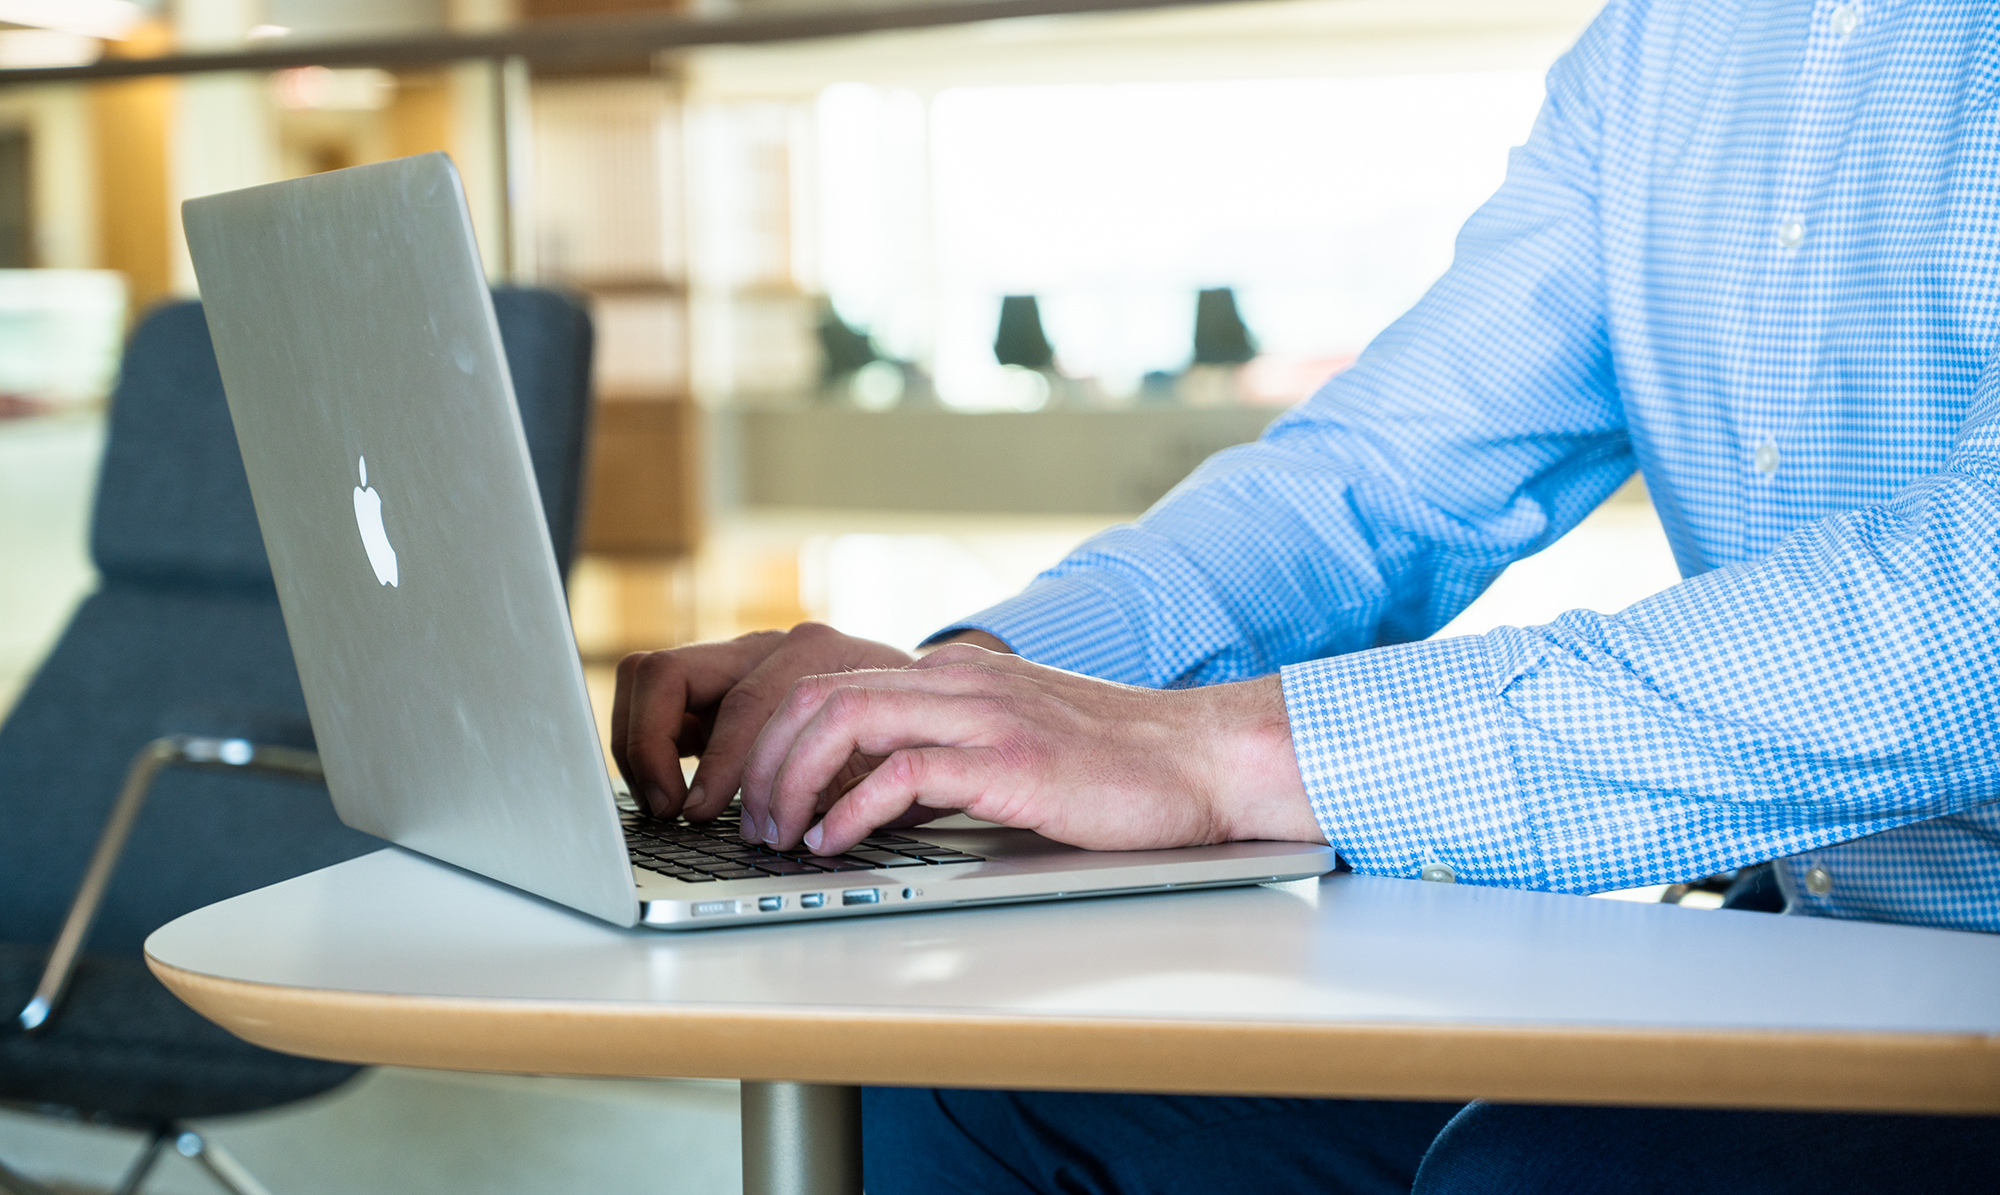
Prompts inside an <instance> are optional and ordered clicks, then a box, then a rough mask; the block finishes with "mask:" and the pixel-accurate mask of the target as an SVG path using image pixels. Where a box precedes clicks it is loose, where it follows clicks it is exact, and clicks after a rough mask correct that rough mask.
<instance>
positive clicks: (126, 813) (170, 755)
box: [14, 734, 324, 1033]
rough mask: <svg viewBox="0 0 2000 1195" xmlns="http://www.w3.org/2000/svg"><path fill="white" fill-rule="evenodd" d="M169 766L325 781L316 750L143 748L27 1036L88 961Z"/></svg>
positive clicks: (236, 745)
mask: <svg viewBox="0 0 2000 1195" xmlns="http://www.w3.org/2000/svg"><path fill="white" fill-rule="evenodd" d="M169 766H193V767H209V768H243V769H245V770H248V771H252V772H268V773H273V774H276V775H281V776H295V777H299V778H301V779H309V780H318V779H322V778H323V777H324V773H322V772H321V771H320V766H319V756H317V755H315V754H314V753H312V752H311V751H301V750H299V749H297V748H295V747H272V746H266V745H264V744H261V743H252V742H249V741H248V740H245V739H214V738H200V737H197V736H193V735H184V734H182V735H170V736H168V737H166V738H161V739H154V740H153V741H152V742H150V743H147V744H146V745H145V746H144V747H142V748H140V749H139V753H138V754H137V755H135V756H133V758H132V765H131V767H129V768H128V769H127V770H126V772H125V784H124V787H122V788H120V789H119V790H118V799H117V800H116V801H115V802H114V803H113V804H112V806H111V816H110V817H109V818H107V819H105V823H104V830H103V832H102V833H101V834H100V835H99V836H98V839H97V849H96V850H95V851H94V852H92V854H91V856H90V866H89V867H88V868H87V869H86V870H85V871H84V873H83V883H82V884H80V885H78V886H77V890H76V898H75V899H74V900H73V901H72V902H71V903H70V907H69V915H68V916H67V917H65V918H64V919H63V925H62V932H61V933H59V934H58V935H56V944H55V947H54V948H53V949H52V950H50V951H49V962H48V966H47V967H46V968H45V969H44V970H43V971H42V978H41V982H40V983H38V984H36V985H35V995H34V998H33V999H31V1000H29V1001H28V1006H27V1007H26V1008H23V1009H22V1010H21V1011H20V1012H19V1013H18V1014H17V1015H16V1016H15V1018H14V1019H15V1021H16V1022H17V1023H19V1025H20V1026H21V1029H22V1031H23V1032H25V1033H35V1032H38V1031H40V1030H41V1029H42V1028H43V1027H44V1026H46V1025H47V1024H48V1023H49V1018H50V1017H52V1016H54V1015H55V1011H56V1009H57V1007H58V1006H60V1005H61V1003H62V998H63V992H64V990H65V989H67V988H68V987H69V981H70V978H71V977H72V976H74V975H75V974H76V965H77V963H78V962H79V961H80V960H81V959H82V957H83V944H84V941H85V940H86V939H88V938H89V937H90V927H91V926H92V925H93V924H94V923H95V922H96V921H97V910H98V906H100V905H102V904H103V903H104V893H105V890H106V889H108V888H109V887H110V886H111V877H112V874H113V873H114V872H116V871H117V869H118V859H119V856H121V855H123V854H124V853H125V840H126V839H127V838H129V837H131V835H132V823H134V822H136V821H138V820H139V811H140V810H141V809H143V808H144V807H145V804H146V797H147V795H148V794H149V793H151V792H152V789H153V781H154V780H155V779H156V778H157V777H158V776H159V774H160V772H161V770H162V769H164V768H167V767H169Z"/></svg>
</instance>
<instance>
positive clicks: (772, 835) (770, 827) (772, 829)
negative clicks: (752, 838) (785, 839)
mask: <svg viewBox="0 0 2000 1195" xmlns="http://www.w3.org/2000/svg"><path fill="white" fill-rule="evenodd" d="M764 841H765V842H769V843H773V844H775V843H776V842H777V841H778V819H777V818H775V817H767V818H765V819H764Z"/></svg>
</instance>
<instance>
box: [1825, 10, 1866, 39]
mask: <svg viewBox="0 0 2000 1195" xmlns="http://www.w3.org/2000/svg"><path fill="white" fill-rule="evenodd" d="M1827 24H1828V25H1829V26H1831V27H1832V29H1833V35H1834V36H1835V37H1846V36H1847V35H1848V34H1850V33H1853V32H1854V31H1855V30H1856V29H1858V28H1860V26H1861V7H1860V6H1859V5H1856V4H1843V5H1840V6H1839V7H1838V8H1835V9H1834V10H1833V11H1832V12H1830V13H1828V14H1827Z"/></svg>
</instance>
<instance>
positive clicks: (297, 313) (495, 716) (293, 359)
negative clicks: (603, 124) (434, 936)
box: [182, 153, 1334, 930]
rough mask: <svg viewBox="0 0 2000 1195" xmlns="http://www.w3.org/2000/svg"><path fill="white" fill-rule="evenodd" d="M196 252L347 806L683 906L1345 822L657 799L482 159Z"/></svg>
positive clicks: (986, 882)
mask: <svg viewBox="0 0 2000 1195" xmlns="http://www.w3.org/2000/svg"><path fill="white" fill-rule="evenodd" d="M182 220H183V223H184V225H185V227H186V229H187V241H188V249H189V252H190V253H191V254H192V256H193V259H194V266H195V273H196V275H197V277H198V278H199V280H200V283H201V292H202V298H203V302H204V305H205V307H206V310H207V314H208V326H209V330H210V333H211V334H212V336H213V338H214V342H215V356H216V360H217V362H218V363H219V364H220V366H221V369H222V381H223V388H224V390H225V391H226V392H227V395H228V399H229V410H230V415H231V417H232V418H233V420H234V422H235V425H236V437H237V442H238V445H239V446H240V448H241V449H242V453H243V464H244V467H245V469H246V471H247V472H248V474H249V478H250V491H251V494H252V496H253V497H254V498H255V500H256V506H257V519H258V522H259V524H260V525H261V527H262V531H263V536H264V545H265V547H266V548H267V549H268V550H269V553H270V558H271V573H272V575H273V577H274V578H275V579H276V581H277V588H278V597H279V601H280V602H281V604H282V606H283V608H284V615H285V626H286V629H287V631H288V633H289V634H290V636H291V642H292V652H293V655H294V657H295V659H296V660H297V662H298V670H299V680H300V682H301V684H302V685H303V686H304V690H305V698H306V705H307V709H308V712H309V713H310V715H311V717H312V724H313V731H314V734H315V737H316V738H317V739H318V744H319V753H320V758H321V762H322V763H323V765H324V767H325V769H326V782H327V788H328V789H329V790H330V791H331V793H332V796H333V802H334V807H335V809H336V810H337V811H338V813H339V815H340V819H341V820H342V821H343V822H345V823H347V824H348V825H350V826H353V827H354V828H355V829H358V830H362V831H365V832H367V833H369V834H374V835H377V836H379V837H381V838H385V839H387V840H389V841H390V842H393V843H395V844H397V845H399V846H402V847H406V848H408V849H410V850H412V851H418V852H421V853H423V854H425V855H428V856H430V857H432V858H434V859H438V860H441V861H443V862H445V863H450V864H453V865H456V866H458V867H461V868H464V869H466V870H469V871H472V872H476V873H478V874H479V875H482V876H486V877H489V878H491V879H494V880H498V881H500V882H502V883H505V884H510V885H512V886H514V887H516V888H519V889H522V890H525V891H527V892H531V893H534V894H535V895H537V896H541V897H544V898H546V899H548V900H552V901H556V902H558V903H560V904H564V905H567V906H569V907H571V908H573V909H577V910H580V911H582V912H584V913H588V914H590V915H592V916H595V917H599V918H602V919H604V920H605V921H609V922H612V923H613V924H616V925H622V926H650V927H655V928H659V929H670V930H684V929H706V928H711V927H715V928H721V927H725V926H743V925H751V924H763V923H772V922H785V921H797V920H805V919H813V918H842V917H856V916H873V915H881V914H887V913H901V912H913V911H917V910H924V909H942V908H951V907H956V906H964V905H987V904H999V903H1006V902H1017V901H1036V900H1054V899H1058V898H1063V897H1083V896H1103V895H1109V894H1112V893H1127V892H1151V891H1163V890H1168V889H1179V888H1210V887H1220V886H1226V885H1234V884H1254V883H1264V882H1271V881H1280V880H1292V879H1304V878H1307V877H1311V876H1316V875H1319V874H1321V873H1323V872H1326V871H1328V870H1329V869H1331V868H1332V866H1333V863H1334V859H1333V852H1332V850H1331V849H1330V848H1328V847H1325V846H1319V845H1312V844H1306V843H1271V842H1239V843H1230V844H1227V845H1223V846H1211V847H1199V848H1188V849H1179V850H1157V851H1085V850H1080V849H1077V848H1074V847H1068V846H1064V845H1061V844H1059V843H1055V842H1052V841H1049V840H1048V839H1045V838H1042V837H1040V836H1038V835H1035V834H1033V833H1030V832H1027V831H1023V830H1010V829H1002V828H999V827H994V826H988V825H982V824H980V823H977V822H974V821H971V820H970V819H967V818H964V817H956V818H951V819H947V820H944V821H939V822H934V823H931V824H929V825H925V826H922V827H918V828H914V829H908V830H897V831H893V832H883V833H879V834H877V835H875V836H873V837H871V838H870V839H869V840H868V841H867V842H866V843H864V844H863V845H862V846H861V847H860V848H858V849H856V850H854V851H852V852H850V853H849V854H847V855H843V856H839V857H835V858H820V857H817V856H814V855H812V854H810V853H808V852H803V851H798V852H774V851H770V850H766V849H764V848H762V847H756V846H752V845H750V844H746V843H744V842H743V841H742V840H741V839H740V838H739V837H738V835H737V829H736V823H735V821H734V818H733V817H731V816H725V817H724V818H721V819H718V820H717V821H715V822H711V823H707V824H690V823H687V822H681V821H675V822H668V821H659V820H654V819H651V818H647V817H642V816H641V815H640V814H639V812H638V811H637V809H636V808H635V807H634V806H633V805H632V804H631V802H630V800H629V798H624V797H622V796H621V794H619V793H618V792H616V791H615V790H614V785H613V781H612V779H611V776H610V773H609V770H608V769H607V767H606V763H605V759H604V753H603V751H602V749H601V747H600V745H599V739H598V734H597V728H596V723H595V721H594V719H593V718H592V716H591V707H590V701H589V698H588V696H587V695H586V692H585V689H584V676H583V668H582V664H581V661H580V659H579V657H578V654H577V649H576V642H575V639H574V638H573V636H572V633H571V630H570V621H569V611H568V606H567V603H566V601H565V598H564V593H563V581H562V576H561V575H560V572H559V570H558V568H557V565H556V560H555V554H554V552H553V550H552V548H551V546H550V541H549V535H548V529H547V525H546V523H545V522H544V521H543V516H542V508H541V501H540V498H539V497H538V495H537V491H536V488H535V479H534V472H533V466H532V465H531V464H530V463H529V459H528V450H527V443H526V440H525V439H524V437H523V434H522V430H521V420H520V415H519V412H518V411H517V410H516V408H515V405H514V393H513V384H512V381H511V379H510V378H509V375H508V372H507V362H506V358H505V357H504V356H503V354H502V351H501V344H500V333H499V328H498V325H497V324H496V322H495V320H494V314H493V302H492V296H491V294H490V293H489V291H488V289H487V283H486V279H485V276H484V274H483V272H482V270H481V266H480V259H479V253H478V249H477V246H476V245H475V243H474V240H473V233H472V223H471V219H470V217H469V215H468V213H467V209H466V203H465V195H464V191H463V189H462V187H461V184H460V181H459V177H458V174H457V171H456V170H454V169H453V167H452V164H451V161H450V159H449V158H447V157H446V156H445V155H444V154H441V153H433V154H425V155H422V156H419V157H413V158H404V159H400V160H397V161H392V162H384V163H380V164H376V165H370V166H358V167H354V168H352V169H348V170H339V171H334V172H331V173H327V174H320V175H314V176H312V177H308V178H301V179H296V180H293V181H290V182H282V183H274V184H271V185H268V186H262V187H252V188H249V189H247V190H242V191H232V192H229V193H226V194H221V195H213V196H208V197H206V198H202V199H193V200H189V201H188V202H187V203H186V204H185V205H184V206H183V208H182Z"/></svg>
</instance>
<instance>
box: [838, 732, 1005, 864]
mask: <svg viewBox="0 0 2000 1195" xmlns="http://www.w3.org/2000/svg"><path fill="white" fill-rule="evenodd" d="M996 765H997V759H996V757H995V755H994V753H993V752H992V751H990V750H988V749H986V748H979V747H975V748H972V749H969V750H968V749H965V748H958V747H907V748H904V749H903V750H901V751H897V752H895V753H894V754H892V755H890V756H889V758H888V759H886V760H884V761H883V762H882V766H881V767H879V768H876V769H875V770H874V771H873V772H870V773H869V774H868V775H866V776H864V777H862V778H861V781H860V783H858V784H856V785H855V786H854V787H853V788H852V789H850V790H849V791H848V792H847V793H846V794H845V795H843V796H842V797H841V798H840V800H838V801H835V802H834V803H833V808H831V809H829V810H827V811H826V816H825V817H823V818H821V819H820V821H819V822H818V824H816V825H814V826H813V827H812V828H811V829H810V830H808V831H807V832H806V835H805V844H806V846H807V847H808V848H809V849H811V850H813V851H815V852H817V853H819V854H822V855H838V854H840V853H841V852H843V851H850V850H853V849H854V847H855V845H856V844H858V843H859V842H860V841H861V840H862V839H864V838H866V837H868V836H869V835H870V834H873V833H875V831H877V830H879V829H882V828H883V827H885V826H894V825H899V824H900V825H908V824H910V823H911V822H913V821H919V820H923V819H924V818H925V817H927V816H929V817H934V816H936V815H937V814H938V813H941V812H948V811H953V810H962V809H969V808H971V807H972V806H973V805H975V804H977V803H978V802H979V800H980V798H981V797H983V796H986V795H987V794H988V793H989V792H990V791H991V790H992V781H993V780H994V779H995V772H994V768H995V766H996Z"/></svg>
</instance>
